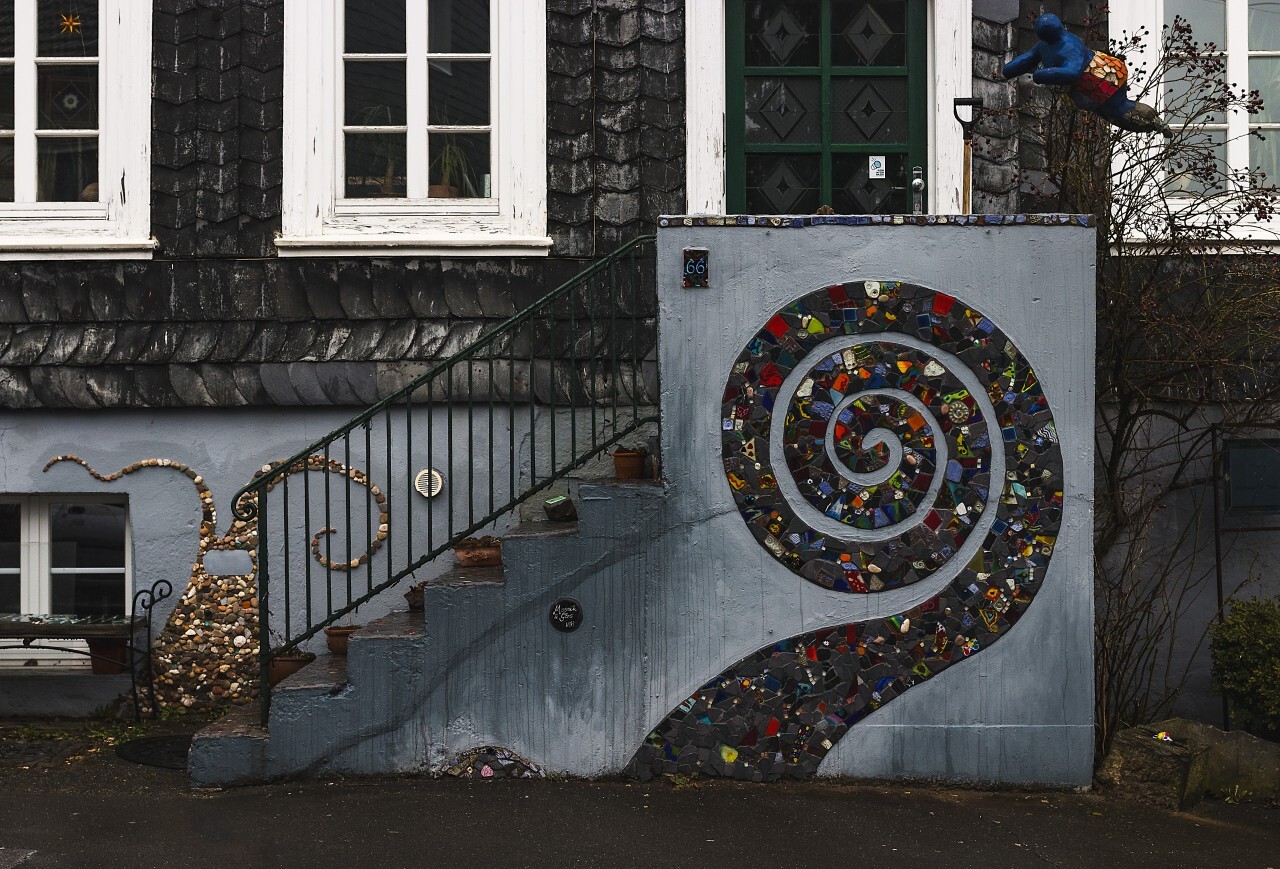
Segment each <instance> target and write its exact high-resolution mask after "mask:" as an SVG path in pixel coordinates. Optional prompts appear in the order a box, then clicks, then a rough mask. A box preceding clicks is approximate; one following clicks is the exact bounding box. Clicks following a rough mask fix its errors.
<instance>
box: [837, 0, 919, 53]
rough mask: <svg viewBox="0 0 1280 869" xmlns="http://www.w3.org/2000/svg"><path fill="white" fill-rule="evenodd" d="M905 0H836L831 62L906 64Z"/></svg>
mask: <svg viewBox="0 0 1280 869" xmlns="http://www.w3.org/2000/svg"><path fill="white" fill-rule="evenodd" d="M906 33H907V4H906V2H904V0H870V2H868V0H834V2H833V3H832V4H831V62H832V63H834V64H835V65H836V66H905V65H906V63H907V36H906Z"/></svg>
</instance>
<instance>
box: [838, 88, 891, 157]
mask: <svg viewBox="0 0 1280 869" xmlns="http://www.w3.org/2000/svg"><path fill="white" fill-rule="evenodd" d="M831 94H832V96H831V108H832V109H833V111H832V115H831V120H832V124H831V133H832V141H835V142H844V143H854V142H899V143H905V142H906V141H907V80H906V79H905V78H865V77H864V78H844V79H841V78H837V79H833V80H832V82H831Z"/></svg>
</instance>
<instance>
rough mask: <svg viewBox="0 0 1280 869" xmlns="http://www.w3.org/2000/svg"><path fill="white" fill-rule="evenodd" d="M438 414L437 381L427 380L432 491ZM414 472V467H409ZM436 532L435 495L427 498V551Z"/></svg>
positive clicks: (432, 546) (429, 477)
mask: <svg viewBox="0 0 1280 869" xmlns="http://www.w3.org/2000/svg"><path fill="white" fill-rule="evenodd" d="M435 415H436V382H435V381H434V380H428V381H427V492H428V493H429V492H430V491H431V469H432V468H434V467H435V461H434V460H433V458H432V456H433V455H434V453H435V448H436V447H435V440H434V438H433V437H432V433H431V430H432V428H433V427H434V426H435V420H433V419H432V417H434V416H435ZM409 472H410V473H413V468H410V469H409ZM435 534H436V499H435V498H434V497H430V498H427V551H428V552H430V551H432V549H434V548H435V544H434V543H432V540H434V539H435Z"/></svg>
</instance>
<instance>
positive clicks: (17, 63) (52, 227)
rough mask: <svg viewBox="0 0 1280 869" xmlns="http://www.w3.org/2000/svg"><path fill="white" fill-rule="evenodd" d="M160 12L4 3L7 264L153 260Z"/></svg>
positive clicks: (0, 212)
mask: <svg viewBox="0 0 1280 869" xmlns="http://www.w3.org/2000/svg"><path fill="white" fill-rule="evenodd" d="M150 152H151V4H150V3H143V2H138V0H0V259H32V258H40V257H59V256H68V255H73V256H74V257H75V258H77V259H84V258H91V257H111V258H124V257H134V258H137V257H146V256H150V255H151V253H152V250H153V242H152V241H151V238H150V214H149V209H150V202H151V195H150V177H151V168H150Z"/></svg>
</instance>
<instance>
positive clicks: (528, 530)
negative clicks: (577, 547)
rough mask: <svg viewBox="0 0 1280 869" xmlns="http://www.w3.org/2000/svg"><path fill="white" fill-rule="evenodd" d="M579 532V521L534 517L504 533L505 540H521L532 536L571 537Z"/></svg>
mask: <svg viewBox="0 0 1280 869" xmlns="http://www.w3.org/2000/svg"><path fill="white" fill-rule="evenodd" d="M577 533H578V523H577V521H576V520H575V521H573V522H550V521H547V520H540V519H534V520H530V521H527V522H521V523H520V524H519V525H516V526H515V527H514V528H512V529H511V530H509V531H505V532H503V534H502V539H503V540H519V539H522V538H531V537H569V536H571V535H574V534H577Z"/></svg>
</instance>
